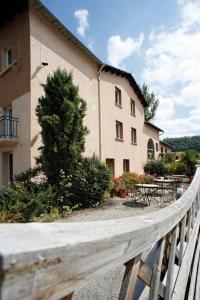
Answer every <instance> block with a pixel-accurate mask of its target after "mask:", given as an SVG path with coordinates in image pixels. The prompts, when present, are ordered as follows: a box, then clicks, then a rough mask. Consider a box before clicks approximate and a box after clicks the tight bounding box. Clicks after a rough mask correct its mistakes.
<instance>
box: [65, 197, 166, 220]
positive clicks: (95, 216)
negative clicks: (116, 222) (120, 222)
mask: <svg viewBox="0 0 200 300" xmlns="http://www.w3.org/2000/svg"><path fill="white" fill-rule="evenodd" d="M159 209H160V204H159V203H157V201H156V199H153V200H152V202H151V205H150V206H148V205H147V204H145V203H144V202H142V201H141V202H137V203H135V202H134V201H133V200H131V199H130V198H111V199H110V200H108V201H106V202H105V203H104V204H103V205H101V206H100V207H97V208H88V209H84V210H77V211H74V212H73V213H72V214H71V215H70V216H68V217H67V218H65V219H62V220H60V222H87V221H101V220H110V219H121V218H126V217H133V216H138V215H143V214H146V213H149V212H152V211H156V210H159Z"/></svg>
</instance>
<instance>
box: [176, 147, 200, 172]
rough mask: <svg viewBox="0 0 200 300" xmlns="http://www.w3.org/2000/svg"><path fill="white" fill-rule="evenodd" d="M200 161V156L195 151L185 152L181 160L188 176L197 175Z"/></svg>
mask: <svg viewBox="0 0 200 300" xmlns="http://www.w3.org/2000/svg"><path fill="white" fill-rule="evenodd" d="M198 159H199V154H198V153H197V152H195V151H192V150H190V151H185V152H184V153H183V154H182V155H181V158H180V162H179V163H180V164H182V165H185V167H186V175H187V176H192V175H194V173H195V165H196V164H197V160H198Z"/></svg>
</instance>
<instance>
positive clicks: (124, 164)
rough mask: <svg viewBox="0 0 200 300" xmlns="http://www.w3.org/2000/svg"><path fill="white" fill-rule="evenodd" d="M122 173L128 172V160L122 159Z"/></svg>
mask: <svg viewBox="0 0 200 300" xmlns="http://www.w3.org/2000/svg"><path fill="white" fill-rule="evenodd" d="M123 172H130V166H129V159H123Z"/></svg>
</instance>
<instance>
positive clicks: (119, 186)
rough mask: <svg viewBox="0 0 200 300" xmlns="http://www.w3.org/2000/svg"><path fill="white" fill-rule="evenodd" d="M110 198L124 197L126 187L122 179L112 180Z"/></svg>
mask: <svg viewBox="0 0 200 300" xmlns="http://www.w3.org/2000/svg"><path fill="white" fill-rule="evenodd" d="M110 193H111V196H112V197H114V196H117V197H124V196H125V194H126V185H125V182H124V181H123V180H122V178H120V177H119V178H114V179H113V187H112V189H111V192H110Z"/></svg>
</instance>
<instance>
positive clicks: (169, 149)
mask: <svg viewBox="0 0 200 300" xmlns="http://www.w3.org/2000/svg"><path fill="white" fill-rule="evenodd" d="M161 148H162V149H163V153H166V152H172V149H171V148H170V147H168V146H167V145H165V144H163V143H160V149H161Z"/></svg>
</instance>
